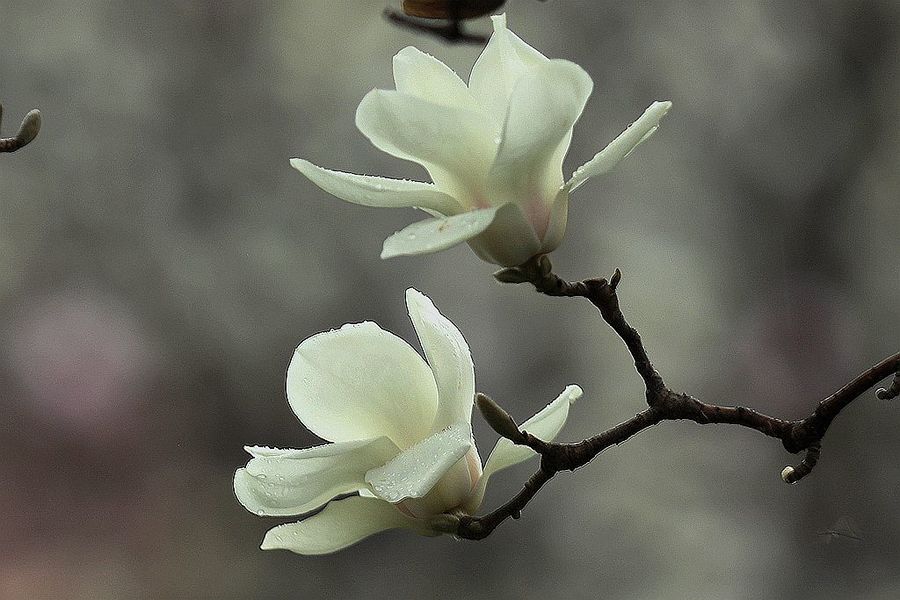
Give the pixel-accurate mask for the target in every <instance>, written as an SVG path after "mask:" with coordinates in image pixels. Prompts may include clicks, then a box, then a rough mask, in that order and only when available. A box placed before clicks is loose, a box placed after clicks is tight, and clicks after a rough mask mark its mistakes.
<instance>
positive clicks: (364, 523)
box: [260, 497, 437, 554]
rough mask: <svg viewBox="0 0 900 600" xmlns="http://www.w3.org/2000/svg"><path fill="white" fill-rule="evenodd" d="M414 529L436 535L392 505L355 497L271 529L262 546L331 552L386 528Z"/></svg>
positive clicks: (274, 548) (304, 551) (305, 551)
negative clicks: (305, 517)
mask: <svg viewBox="0 0 900 600" xmlns="http://www.w3.org/2000/svg"><path fill="white" fill-rule="evenodd" d="M400 528H402V529H411V530H413V531H415V532H416V533H420V534H422V535H437V533H436V532H434V531H431V530H429V529H427V528H426V527H425V525H424V524H423V523H422V522H421V521H418V520H416V519H411V518H409V517H406V516H404V515H403V514H402V513H401V512H400V511H399V510H397V509H396V508H395V507H394V506H393V505H391V504H388V503H387V502H385V501H384V500H378V499H375V498H361V497H353V498H347V499H345V500H339V501H336V502H332V503H330V504H329V505H328V506H326V507H325V510H323V511H322V512H320V513H317V514H315V515H313V516H311V517H309V518H308V519H304V520H303V521H300V522H299V523H288V524H287V525H280V526H278V527H275V528H274V529H270V530H269V532H268V533H266V537H265V539H263V543H262V545H261V546H260V547H261V548H262V549H263V550H290V551H291V552H296V553H297V554H330V553H332V552H337V551H338V550H341V549H343V548H346V547H347V546H351V545H353V544H355V543H356V542H359V541H360V540H363V539H365V538H367V537H369V536H370V535H372V534H374V533H378V532H379V531H385V530H387V529H400Z"/></svg>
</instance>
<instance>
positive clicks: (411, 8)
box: [384, 0, 546, 44]
mask: <svg viewBox="0 0 900 600" xmlns="http://www.w3.org/2000/svg"><path fill="white" fill-rule="evenodd" d="M545 1H546V0H541V2H545ZM505 3H506V0H403V2H402V7H403V9H402V12H401V11H397V10H394V9H392V8H386V9H384V16H385V18H386V19H387V20H388V21H391V22H392V23H394V24H396V25H399V26H400V27H404V28H406V29H411V30H413V31H416V32H419V33H425V34H428V35H434V36H437V37H439V38H442V39H444V40H446V41H448V42H451V43H455V42H463V43H469V44H484V43H485V42H487V41H488V36H486V35H482V34H478V33H468V32H467V31H465V29H464V27H463V22H464V21H466V20H469V19H477V18H478V17H483V16H485V15H489V14H490V13H492V12H494V11H496V10H497V9H499V8H500V7H501V6H503V5H504V4H505ZM434 21H440V22H438V23H435V22H434Z"/></svg>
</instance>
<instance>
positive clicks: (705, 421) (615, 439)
mask: <svg viewBox="0 0 900 600" xmlns="http://www.w3.org/2000/svg"><path fill="white" fill-rule="evenodd" d="M495 277H496V278H497V279H498V280H499V281H501V282H505V283H525V282H528V283H531V284H532V285H534V287H535V289H536V290H537V291H538V292H541V293H543V294H546V295H548V296H570V297H574V296H579V297H583V298H587V299H588V300H590V301H591V303H592V304H593V305H594V306H596V307H597V309H599V311H600V314H601V316H602V317H603V320H604V321H606V323H607V324H609V326H610V327H611V328H612V329H613V331H615V332H616V334H618V336H619V337H620V338H621V339H622V341H623V342H624V343H625V346H626V347H627V348H628V351H629V352H630V353H631V356H632V358H633V359H634V365H635V369H636V370H637V372H638V373H639V374H640V376H641V378H642V379H643V380H644V384H645V387H646V400H647V405H648V408H646V409H645V410H643V411H641V412H639V413H638V414H636V415H635V416H634V417H632V418H630V419H628V420H627V421H624V422H622V423H620V424H618V425H616V426H615V427H613V428H611V429H609V430H607V431H604V432H603V433H600V434H598V435H595V436H593V437H590V438H587V439H585V440H582V441H580V442H577V443H570V444H558V443H551V442H545V441H543V440H540V439H538V438H536V437H534V436H533V435H531V434H529V433H528V432H526V431H520V430H518V429H517V428H516V426H515V424H514V423H513V422H512V419H511V417H509V416H508V415H507V414H506V413H505V411H503V409H501V408H500V407H499V406H497V405H496V403H494V402H493V401H492V400H490V399H489V398H486V397H485V396H483V395H479V397H478V398H477V400H476V403H477V405H478V407H479V409H481V411H482V413H483V414H485V416H486V418H487V421H488V423H489V424H490V425H491V426H492V427H493V428H494V429H495V431H497V432H498V433H500V434H501V435H502V436H504V437H506V438H508V439H510V440H511V441H512V442H513V443H516V444H520V445H525V446H528V447H530V448H531V449H532V450H534V451H535V452H537V453H538V454H539V455H540V456H541V466H540V468H539V469H538V471H537V472H536V473H534V475H532V476H531V478H530V479H529V480H528V481H527V482H526V484H525V487H524V488H523V489H522V490H521V491H520V492H519V493H518V494H517V495H516V496H514V497H513V498H512V499H511V500H510V501H509V502H507V503H506V504H504V505H503V506H501V507H499V508H497V509H496V510H494V511H492V512H490V513H488V514H487V515H484V516H481V517H471V516H464V517H462V518H460V521H459V526H458V528H457V530H456V532H455V533H456V535H457V536H459V537H461V538H466V539H482V538H484V537H487V536H488V535H490V533H491V531H493V530H494V529H495V528H496V527H497V526H498V525H500V523H502V522H503V521H505V520H506V519H507V518H509V517H512V518H518V517H519V514H520V513H521V511H522V509H523V508H524V507H525V505H526V504H528V502H529V501H530V500H531V499H532V498H533V497H534V495H535V494H536V493H537V492H538V490H539V489H540V488H541V487H542V486H543V485H544V484H545V483H547V482H548V481H549V480H550V479H552V478H553V476H554V475H556V473H558V472H560V471H572V470H575V469H577V468H579V467H582V466H584V465H586V464H587V463H589V462H590V461H591V460H593V459H594V458H596V456H597V455H598V454H600V453H601V452H603V451H604V450H605V449H607V448H609V447H610V446H613V445H616V444H621V443H622V442H625V441H626V440H628V439H629V438H630V437H632V436H634V435H636V434H638V433H640V432H641V431H643V430H645V429H647V428H648V427H651V426H653V425H656V424H657V423H660V422H662V421H677V420H688V421H694V422H695V423H698V424H700V425H711V424H731V425H738V426H741V427H746V428H748V429H753V430H755V431H759V432H760V433H762V434H764V435H766V436H769V437H773V438H776V439H779V440H781V443H782V445H783V446H784V447H785V449H786V450H787V451H788V452H791V453H795V454H796V453H798V452H802V451H806V453H805V456H804V458H803V460H802V461H801V462H800V464H798V465H797V466H788V467H785V469H784V470H783V471H782V474H781V476H782V479H784V481H785V482H786V483H796V482H797V481H799V480H800V479H802V478H803V477H805V476H806V475H808V474H809V473H810V472H811V471H812V469H813V467H815V465H816V463H817V462H818V459H819V453H820V451H821V442H822V438H823V437H824V436H825V432H826V431H827V430H828V427H829V426H830V425H831V423H832V421H833V420H834V419H835V417H837V415H838V414H839V413H840V412H841V411H842V410H843V409H844V408H846V407H847V406H848V405H849V404H850V403H851V402H853V401H854V400H855V399H857V398H859V397H860V396H861V395H862V394H863V393H865V392H866V390H868V389H870V388H872V387H873V386H874V385H875V384H876V383H878V382H879V381H881V380H883V379H885V378H887V377H890V376H891V375H894V379H893V383H892V384H891V387H890V389H880V390H878V392H877V395H878V397H879V398H882V399H889V398H894V397H896V396H898V395H900V353H897V354H894V355H893V356H889V357H888V358H886V359H884V360H882V361H881V362H879V363H878V364H877V365H875V366H873V367H872V368H870V369H868V370H866V371H865V372H863V373H861V374H860V375H858V376H857V377H856V378H854V379H853V380H852V381H850V383H848V384H847V385H845V386H843V387H842V388H841V389H839V390H838V391H836V392H835V393H833V394H832V395H830V396H828V397H827V398H825V399H824V400H822V401H821V402H819V404H818V406H817V407H816V409H815V410H814V411H813V413H812V414H811V415H810V416H808V417H806V418H805V419H799V420H795V421H787V420H784V419H779V418H776V417H771V416H769V415H764V414H762V413H759V412H757V411H755V410H752V409H749V408H745V407H743V406H719V405H715V404H707V403H705V402H701V401H700V400H698V399H697V398H695V397H693V396H691V395H689V394H684V393H679V392H675V391H673V390H671V389H670V388H669V387H668V386H667V385H666V384H665V382H664V381H663V378H662V376H661V375H660V374H659V373H658V372H657V371H656V369H655V368H654V367H653V364H652V363H651V362H650V358H649V356H648V355H647V351H646V349H645V348H644V345H643V342H642V341H641V337H640V335H639V334H638V332H637V331H636V330H635V329H634V328H633V327H631V325H629V324H628V321H627V320H626V319H625V316H624V315H623V314H622V311H621V308H620V307H619V300H618V297H617V294H616V287H617V286H618V284H619V281H620V280H621V277H622V275H621V273H620V272H619V270H618V269H616V272H615V274H614V275H613V276H612V277H611V278H610V280H609V281H607V280H605V279H588V280H585V281H577V282H569V281H565V280H563V279H560V278H559V277H558V276H556V275H554V274H553V272H552V268H551V265H550V260H549V259H548V258H547V257H546V256H541V257H536V258H534V259H532V260H530V261H529V262H527V263H525V264H524V265H521V266H519V267H511V268H507V269H502V270H500V271H498V272H497V273H495Z"/></svg>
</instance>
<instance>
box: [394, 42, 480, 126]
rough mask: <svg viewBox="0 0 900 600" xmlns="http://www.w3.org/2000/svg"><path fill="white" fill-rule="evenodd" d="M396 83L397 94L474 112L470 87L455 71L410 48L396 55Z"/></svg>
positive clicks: (473, 101)
mask: <svg viewBox="0 0 900 600" xmlns="http://www.w3.org/2000/svg"><path fill="white" fill-rule="evenodd" d="M394 84H395V85H396V87H397V91H398V92H403V93H404V94H409V95H410V96H415V97H417V98H421V99H423V100H428V101H430V102H436V103H438V104H443V105H445V106H453V107H459V108H465V109H468V110H474V109H475V100H474V99H473V98H472V94H471V92H469V88H468V87H467V86H466V84H465V82H464V81H463V80H462V79H460V78H459V75H457V74H456V73H454V72H453V69H451V68H450V67H448V66H447V65H445V64H444V63H442V62H441V61H439V60H438V59H436V58H435V57H433V56H431V55H430V54H426V53H424V52H422V51H421V50H419V49H418V48H415V47H413V46H407V47H406V48H404V49H403V50H401V51H400V52H398V53H397V54H396V55H395V56H394Z"/></svg>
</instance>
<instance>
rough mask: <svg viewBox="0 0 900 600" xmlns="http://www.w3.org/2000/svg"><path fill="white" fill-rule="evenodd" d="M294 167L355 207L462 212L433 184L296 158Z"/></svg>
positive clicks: (455, 202) (454, 202)
mask: <svg viewBox="0 0 900 600" xmlns="http://www.w3.org/2000/svg"><path fill="white" fill-rule="evenodd" d="M291 166H292V167H294V168H295V169H297V170H298V171H300V172H301V173H303V174H304V175H305V176H306V177H307V178H308V179H309V180H310V181H312V182H313V183H314V184H316V185H317V186H319V187H320V188H322V189H323V190H325V191H326V192H328V193H329V194H331V195H332V196H337V197H338V198H340V199H341V200H346V201H347V202H352V203H354V204H361V205H363V206H378V207H384V208H408V207H415V208H427V209H431V210H436V211H438V212H439V213H441V214H445V215H447V214H454V213H457V212H459V210H460V208H459V203H458V202H457V201H456V200H455V199H454V198H453V197H452V196H449V195H447V194H445V193H443V192H439V191H438V190H437V188H436V187H435V186H434V184H432V183H423V182H421V181H408V180H406V179H388V178H387V177H372V176H370V175H356V174H354V173H344V172H341V171H331V170H329V169H323V168H322V167H319V166H316V165H314V164H312V163H311V162H309V161H307V160H303V159H302V158H292V159H291Z"/></svg>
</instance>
